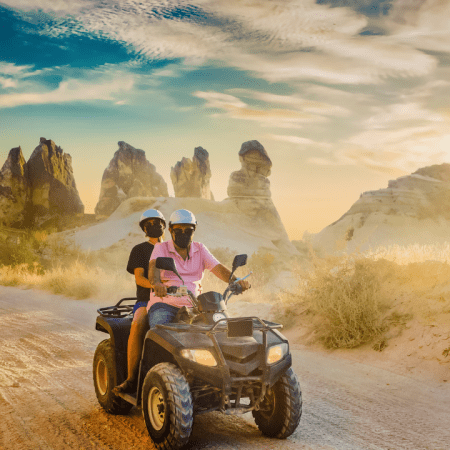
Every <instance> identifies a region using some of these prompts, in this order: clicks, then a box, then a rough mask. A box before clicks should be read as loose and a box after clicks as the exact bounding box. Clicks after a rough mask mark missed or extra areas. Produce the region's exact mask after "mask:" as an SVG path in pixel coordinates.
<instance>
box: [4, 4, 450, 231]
mask: <svg viewBox="0 0 450 450" xmlns="http://www.w3.org/2000/svg"><path fill="white" fill-rule="evenodd" d="M449 63H450V1H448V0H317V1H312V0H213V1H207V0H190V1H181V0H162V1H156V0H147V1H146V0H0V142H1V145H0V167H1V166H2V165H3V163H4V161H5V160H6V158H7V156H8V153H9V151H10V150H11V149H12V148H14V147H18V146H21V148H22V151H23V154H24V157H25V159H28V158H29V157H30V155H31V153H32V152H33V150H34V148H35V147H36V146H38V145H39V139H40V137H45V138H47V139H51V140H53V141H54V142H55V143H56V144H57V145H59V146H61V147H62V148H63V150H64V151H65V152H66V153H69V154H70V155H71V156H72V164H73V170H74V176H75V180H76V184H77V188H78V191H79V193H80V197H81V200H82V201H83V203H84V205H85V210H86V212H88V213H91V212H93V211H94V208H95V205H96V203H97V201H98V197H99V193H100V183H101V177H102V174H103V171H104V170H105V168H106V167H107V165H108V163H109V161H110V160H111V159H112V157H113V155H114V152H115V151H116V150H117V149H118V144H117V143H118V141H125V142H127V143H128V144H130V145H132V146H133V147H135V148H139V149H142V150H144V151H145V153H146V157H147V159H148V160H149V161H150V162H151V163H152V164H154V165H155V166H156V170H157V172H158V173H160V174H161V175H162V176H163V177H164V179H165V181H166V183H167V184H168V187H169V192H170V193H171V195H173V187H172V183H171V180H170V169H171V167H173V166H175V164H176V163H177V161H180V160H181V159H182V158H183V157H189V158H192V156H193V154H194V148H195V147H197V146H202V147H203V148H205V149H206V150H207V151H208V152H209V158H210V163H211V170H212V178H211V191H212V192H213V194H214V196H215V199H216V200H222V199H224V198H226V197H227V186H228V180H229V176H230V174H231V173H232V172H233V171H236V170H239V169H240V167H241V166H240V162H239V157H238V152H239V150H240V147H241V144H242V143H243V142H246V141H249V140H253V139H256V140H258V141H259V142H260V143H261V144H262V145H263V146H264V148H265V149H266V150H267V152H268V154H269V156H270V158H271V160H272V163H273V166H272V173H271V175H270V177H269V179H270V182H271V192H272V199H273V201H274V203H275V206H276V207H277V209H278V212H279V214H280V216H281V218H282V220H283V223H284V225H285V227H286V230H287V232H288V234H289V236H290V238H291V239H301V238H302V236H303V235H304V232H305V231H307V232H309V233H316V232H318V231H320V230H321V229H323V228H324V227H326V226H327V225H329V224H330V223H332V222H334V221H335V220H337V219H338V218H339V217H340V216H342V215H343V214H344V213H345V212H346V211H347V210H348V209H349V208H350V206H351V205H352V204H353V203H354V202H355V201H356V200H357V199H358V198H359V196H360V194H361V193H362V192H365V191H369V190H376V189H381V188H385V187H387V183H388V181H389V180H390V179H394V178H397V177H399V176H403V175H406V174H409V173H411V172H414V171H415V170H417V169H418V168H420V167H424V166H428V165H432V164H441V163H443V162H450V155H449V153H450V127H449V125H450V106H449V100H450V64H449Z"/></svg>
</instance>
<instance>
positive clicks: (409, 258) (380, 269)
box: [0, 231, 450, 351]
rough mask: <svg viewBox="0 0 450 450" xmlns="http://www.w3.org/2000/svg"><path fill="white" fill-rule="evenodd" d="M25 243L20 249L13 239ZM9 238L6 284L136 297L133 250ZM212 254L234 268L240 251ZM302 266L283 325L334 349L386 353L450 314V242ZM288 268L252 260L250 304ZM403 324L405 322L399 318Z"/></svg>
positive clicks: (5, 241)
mask: <svg viewBox="0 0 450 450" xmlns="http://www.w3.org/2000/svg"><path fill="white" fill-rule="evenodd" d="M17 238H19V239H20V245H17V242H15V241H14V239H17ZM14 239H11V237H10V236H8V235H7V234H1V233H0V284H2V285H8V286H27V287H34V288H38V289H45V290H48V291H50V292H52V293H55V294H61V295H65V296H68V297H73V298H77V299H84V298H92V297H95V298H96V299H104V300H105V301H106V300H108V301H109V302H110V303H111V304H112V303H115V302H116V301H117V300H118V298H120V296H122V297H125V296H133V295H134V292H135V286H134V278H133V277H132V276H131V275H129V274H128V273H127V272H126V271H125V265H126V262H127V260H128V255H129V253H128V251H127V250H126V249H125V248H123V247H121V246H120V245H116V246H112V247H110V248H108V249H103V250H99V251H96V252H83V251H81V250H80V248H78V247H77V246H75V245H74V244H73V243H71V242H69V241H67V240H64V239H63V238H61V235H59V234H49V233H47V232H45V231H39V232H34V233H28V234H24V233H22V234H20V235H18V236H16V237H15V238H14ZM212 252H213V254H214V255H215V256H216V257H217V258H218V259H219V261H220V262H221V263H223V264H224V265H225V266H227V267H231V264H232V261H233V258H234V256H235V255H234V253H233V252H231V251H230V250H227V249H216V250H213V251H212ZM309 258H310V259H309V261H310V264H309V266H308V268H307V269H305V267H306V266H305V265H304V264H303V265H300V264H299V265H298V267H296V268H294V270H293V271H294V273H295V275H296V277H297V279H298V281H299V284H298V288H297V289H296V290H295V289H294V291H293V290H292V289H291V291H290V292H288V291H282V292H280V293H279V294H278V296H277V298H276V302H275V303H276V306H277V309H278V316H279V319H280V321H281V322H282V323H283V324H284V325H285V326H302V327H306V328H309V329H310V330H311V335H313V336H314V338H315V339H319V340H320V341H321V342H323V344H324V345H325V346H327V347H329V348H339V347H344V348H352V347H357V346H360V345H362V344H364V343H371V345H372V347H373V348H374V349H376V350H378V351H382V350H383V349H384V348H385V347H386V346H387V345H388V341H389V335H388V334H387V333H388V330H389V329H390V328H391V329H392V328H397V329H398V328H404V327H405V326H406V324H407V323H408V321H410V320H411V319H412V318H413V317H414V318H415V319H417V318H422V319H423V320H424V321H428V322H430V321H433V320H437V318H439V317H443V316H445V315H447V316H445V317H448V315H449V314H450V284H449V280H450V264H449V261H450V244H446V245H443V246H437V245H436V246H417V245H416V246H409V247H399V246H391V247H388V248H378V249H375V250H372V251H370V252H365V253H364V254H356V255H347V256H340V257H322V258H319V257H317V256H315V255H313V254H311V255H309ZM285 269H286V267H285V266H284V265H283V262H282V261H279V260H277V259H276V258H275V257H274V256H273V255H272V254H271V253H269V252H267V251H259V252H257V253H255V254H253V255H251V256H249V258H248V262H247V265H246V266H245V267H241V268H239V269H238V270H237V272H236V275H237V276H244V275H246V274H248V273H249V272H250V271H253V274H252V275H251V277H250V278H249V281H250V283H251V284H252V289H251V290H250V291H248V292H247V293H246V294H245V298H244V297H236V298H235V300H238V299H241V298H242V300H245V301H246V302H255V303H261V302H268V301H270V300H269V299H270V298H273V296H267V295H266V292H267V291H266V289H267V288H268V287H270V286H271V283H272V281H273V280H274V279H275V278H276V277H277V275H278V274H279V273H280V271H281V270H285ZM202 284H203V289H204V291H208V290H214V291H217V292H223V291H224V289H225V287H226V284H225V283H224V282H223V281H221V280H219V279H217V278H216V277H215V276H214V275H212V274H210V273H209V272H207V273H206V274H205V278H204V280H203V282H202ZM399 318H400V319H401V320H400V319H399Z"/></svg>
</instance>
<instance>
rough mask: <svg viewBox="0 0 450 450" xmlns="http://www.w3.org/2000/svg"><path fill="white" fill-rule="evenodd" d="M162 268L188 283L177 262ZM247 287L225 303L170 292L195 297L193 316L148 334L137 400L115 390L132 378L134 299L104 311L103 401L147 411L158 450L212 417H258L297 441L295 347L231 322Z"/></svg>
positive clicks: (263, 323) (267, 326)
mask: <svg viewBox="0 0 450 450" xmlns="http://www.w3.org/2000/svg"><path fill="white" fill-rule="evenodd" d="M246 261H247V255H237V256H236V257H235V258H234V261H233V266H232V275H233V273H234V272H235V270H236V269H237V268H238V267H240V266H243V265H245V264H246ZM156 267H157V268H159V269H163V270H171V271H173V272H174V273H175V274H176V275H177V276H178V277H179V278H180V279H181V281H182V282H183V279H182V278H181V276H180V275H179V273H178V271H177V268H176V266H175V262H174V260H173V259H172V258H157V260H156ZM247 276H248V275H247ZM244 278H247V277H244ZM241 279H243V278H240V279H239V278H238V279H236V280H235V281H234V282H233V283H232V282H231V281H230V282H229V285H228V287H227V288H226V290H225V292H224V294H223V295H221V294H219V293H217V292H206V293H204V294H201V295H199V296H198V297H196V296H195V295H194V294H193V293H192V292H190V291H188V290H187V288H186V286H185V285H184V282H183V285H182V286H179V287H175V286H172V287H169V288H168V292H169V294H168V295H173V296H182V295H189V297H190V298H191V300H192V303H193V305H194V308H186V307H183V308H181V309H180V311H179V312H178V314H177V317H176V318H175V319H174V321H173V322H171V323H169V324H165V325H157V326H156V327H154V328H152V329H150V330H149V331H148V332H147V334H146V336H145V341H144V347H143V350H142V357H141V361H140V366H139V375H138V382H137V387H136V392H135V393H134V394H131V395H130V394H125V393H120V394H119V395H116V394H114V392H113V388H114V387H115V386H116V385H118V384H120V383H121V382H123V381H124V380H125V379H126V376H127V373H126V371H127V341H128V335H129V332H130V327H131V321H132V309H133V308H132V305H131V304H129V303H127V302H129V301H131V300H135V298H134V297H133V298H124V299H122V300H120V301H119V302H118V303H117V304H116V305H115V306H110V307H106V308H100V309H98V313H99V315H98V317H97V320H96V326H95V328H96V329H97V330H99V331H102V332H104V333H107V334H109V339H106V340H104V341H102V342H100V344H99V345H98V347H97V350H96V352H95V355H94V364H93V372H94V374H93V375H94V386H95V392H96V395H97V399H98V401H99V403H100V405H101V406H102V407H103V408H104V409H105V411H107V412H108V413H111V414H126V413H127V412H129V411H130V409H131V408H132V407H133V406H140V407H142V412H143V416H144V419H145V424H146V427H147V429H148V432H149V434H150V437H151V438H152V440H153V442H154V444H155V446H156V448H157V449H161V450H162V449H164V450H175V449H179V448H181V447H183V446H184V445H185V444H187V442H188V440H189V437H190V434H191V431H192V425H193V420H194V416H196V415H199V414H204V413H208V412H210V411H221V412H223V413H225V414H243V413H246V412H249V411H251V412H252V415H253V417H254V419H255V422H256V425H257V426H258V428H259V429H260V430H261V432H262V433H263V434H265V435H266V436H269V437H274V438H279V439H285V438H287V437H288V436H290V435H291V434H292V433H293V432H294V431H295V429H296V428H297V426H298V424H299V422H300V417H301V414H302V397H301V391H300V385H299V382H298V380H297V377H296V375H295V373H294V372H293V370H292V368H291V364H292V356H291V353H290V351H289V343H288V341H287V339H286V338H285V337H284V336H283V335H282V334H281V333H280V332H279V331H278V330H279V329H281V328H282V325H280V324H277V323H273V322H269V321H267V320H261V319H260V318H258V317H239V318H231V317H229V314H228V311H227V306H226V304H227V302H228V299H229V298H230V297H231V296H232V295H235V294H239V293H241V291H242V289H241V287H240V285H239V284H238V281H240V280H241ZM230 280H231V276H230Z"/></svg>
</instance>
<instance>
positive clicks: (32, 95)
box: [0, 78, 133, 108]
mask: <svg viewBox="0 0 450 450" xmlns="http://www.w3.org/2000/svg"><path fill="white" fill-rule="evenodd" d="M132 87H133V79H131V78H124V79H120V80H113V81H109V82H99V83H88V82H81V81H78V80H70V81H64V82H61V83H60V85H59V87H58V88H57V89H54V90H52V91H46V92H23V93H11V94H4V95H0V108H13V107H16V106H22V105H42V104H50V103H67V102H74V101H90V100H108V101H116V98H115V95H117V94H119V93H120V92H123V91H129V90H130V89H131V88H132Z"/></svg>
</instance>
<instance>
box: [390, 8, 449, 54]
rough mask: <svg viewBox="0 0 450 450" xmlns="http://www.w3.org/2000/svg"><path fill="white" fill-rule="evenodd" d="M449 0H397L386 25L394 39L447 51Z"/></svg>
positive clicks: (416, 45)
mask: <svg viewBox="0 0 450 450" xmlns="http://www.w3.org/2000/svg"><path fill="white" fill-rule="evenodd" d="M449 17H450V3H449V2H448V1H445V0H425V1H417V0H397V1H396V2H394V7H393V8H392V10H391V13H390V15H389V19H390V23H388V25H387V27H388V29H389V30H390V32H391V35H392V36H393V38H394V39H396V40H397V41H399V42H404V43H406V44H407V45H409V46H411V47H415V48H420V49H425V50H431V51H435V52H445V53H448V52H450V26H449Z"/></svg>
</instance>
